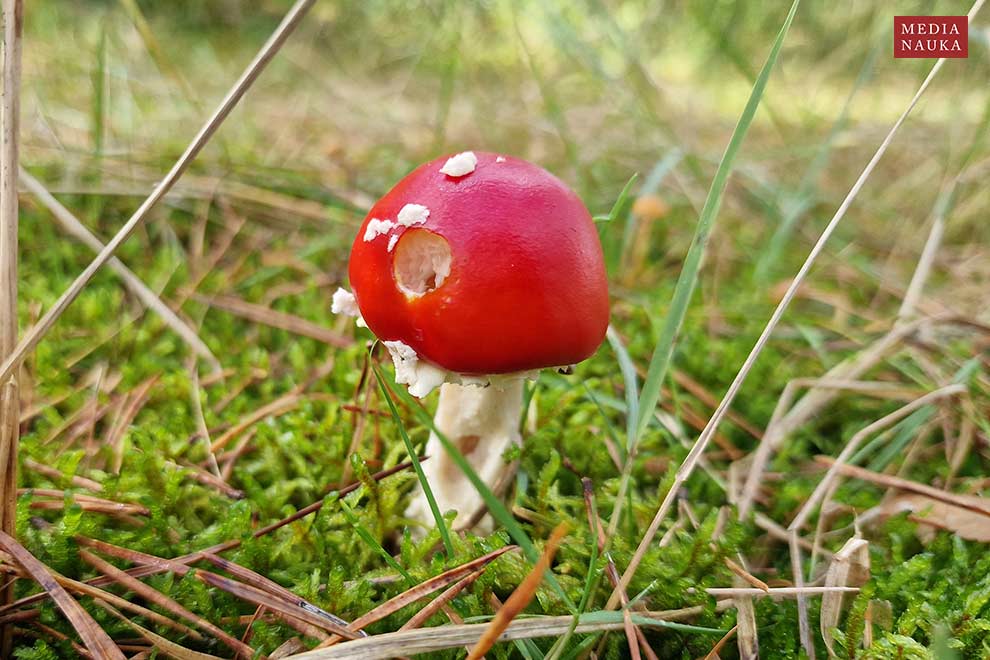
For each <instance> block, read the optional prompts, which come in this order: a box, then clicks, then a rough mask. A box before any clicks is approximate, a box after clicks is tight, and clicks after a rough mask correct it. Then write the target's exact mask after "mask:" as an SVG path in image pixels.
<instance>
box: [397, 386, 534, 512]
mask: <svg viewBox="0 0 990 660" xmlns="http://www.w3.org/2000/svg"><path fill="white" fill-rule="evenodd" d="M522 400H523V378H521V377H520V378H511V379H503V380H499V381H497V382H495V383H492V384H491V385H488V386H487V387H478V386H475V385H456V384H453V383H444V385H443V386H442V387H441V388H440V404H439V406H438V407H437V413H436V416H435V417H434V424H435V425H436V427H437V429H439V430H440V432H441V433H443V435H444V436H445V437H446V438H447V439H449V440H450V442H451V443H452V444H453V445H454V446H455V447H457V449H458V450H459V451H460V452H461V454H463V455H464V458H465V459H467V462H468V463H469V464H470V465H471V468H472V469H473V470H474V471H475V472H476V473H477V474H478V476H479V477H480V478H481V480H482V481H484V482H485V484H486V485H487V486H488V487H489V488H490V489H491V490H493V491H494V492H495V494H496V495H501V494H502V493H503V492H504V491H505V489H506V487H507V486H508V485H509V482H510V481H511V479H512V477H513V475H514V474H515V463H511V464H510V463H506V461H505V459H503V454H505V452H506V450H507V449H509V447H511V446H512V445H521V444H522V437H521V436H520V434H519V420H520V415H521V413H522ZM426 454H427V455H428V456H429V460H427V461H425V462H424V463H423V470H424V472H425V473H426V478H427V480H428V481H429V483H430V489H431V490H432V491H433V495H434V497H436V500H437V505H438V506H439V509H440V513H441V514H443V513H446V512H448V511H450V510H456V511H457V517H456V518H455V520H454V528H455V529H463V528H466V527H470V526H472V525H473V524H474V523H476V522H477V518H478V516H479V515H480V514H481V512H482V510H483V507H484V501H483V500H482V499H481V496H480V495H479V494H478V491H477V489H475V487H474V484H472V483H471V481H470V480H468V478H467V476H465V475H464V474H463V473H462V472H461V469H460V467H458V465H457V464H456V463H455V462H454V461H453V459H452V458H451V457H450V456H449V455H448V454H447V452H446V450H445V449H444V447H443V445H442V444H441V443H440V439H439V438H438V437H437V435H436V433H431V434H430V439H429V441H428V442H427V444H426ZM406 516H407V517H409V518H411V519H413V520H418V521H421V522H423V523H424V524H425V525H427V526H428V527H432V526H433V525H434V524H435V522H434V519H433V514H432V512H431V511H430V507H429V504H428V503H427V501H426V495H425V494H424V493H423V492H422V491H420V492H419V493H418V494H417V495H415V496H414V499H413V501H412V503H411V504H410V505H409V508H408V509H406ZM486 520H488V518H487V517H486ZM482 527H483V528H486V529H487V528H490V522H489V523H487V524H483V525H482Z"/></svg>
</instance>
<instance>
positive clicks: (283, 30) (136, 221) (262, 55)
mask: <svg viewBox="0 0 990 660" xmlns="http://www.w3.org/2000/svg"><path fill="white" fill-rule="evenodd" d="M314 2H315V0H297V1H296V3H295V4H294V5H293V6H292V8H291V9H290V10H289V11H288V13H287V14H286V15H285V18H284V19H282V22H281V23H280V24H279V26H278V28H276V30H275V32H274V33H273V34H272V36H271V37H270V38H269V39H268V41H267V42H265V44H264V46H262V48H261V50H260V51H259V52H258V54H257V55H256V56H255V58H254V59H253V60H252V61H251V63H250V64H249V65H248V67H247V69H246V70H245V71H244V73H243V74H242V75H241V77H240V78H239V79H238V80H237V82H236V83H235V84H234V86H233V87H232V88H231V89H230V91H229V92H228V93H227V95H226V96H225V97H224V99H223V101H221V103H220V105H219V106H218V107H217V109H216V110H215V111H214V112H213V114H212V115H211V116H210V118H209V119H208V120H207V121H206V123H205V124H204V125H203V127H202V128H201V129H200V130H199V132H198V133H197V134H196V136H195V137H194V138H193V140H192V142H191V143H190V144H189V146H188V147H187V148H186V150H185V152H183V154H182V156H180V157H179V159H178V160H177V161H176V162H175V164H174V165H173V166H172V169H170V170H169V171H168V173H167V174H166V175H165V176H164V177H163V178H162V179H161V181H160V182H159V183H158V184H157V185H156V186H155V188H154V190H153V191H152V193H151V195H149V196H148V198H147V199H145V200H144V202H142V204H141V206H139V207H138V209H137V210H136V211H135V212H134V214H133V215H132V216H131V217H130V219H129V220H128V221H127V222H126V223H125V224H124V226H123V227H121V229H120V231H118V232H117V233H116V234H115V235H114V237H113V238H112V239H110V242H109V243H107V244H106V247H104V248H103V249H102V250H100V253H99V254H98V255H97V256H96V258H94V259H93V261H92V262H90V264H89V266H87V267H86V269H85V270H84V271H83V272H82V273H80V275H79V276H78V277H77V278H76V279H75V281H74V282H73V283H72V284H71V285H70V286H69V288H68V289H67V290H66V291H65V292H64V293H63V294H62V295H61V296H60V297H59V299H58V300H57V301H56V302H55V304H54V305H52V307H51V308H50V309H49V310H48V311H47V312H46V313H45V315H44V316H42V317H41V319H40V320H39V321H38V323H37V324H35V326H34V327H33V328H32V329H31V330H30V331H29V332H28V333H27V334H26V335H25V337H24V338H23V339H22V340H21V341H20V343H18V344H17V346H16V347H15V348H14V350H13V352H12V353H11V354H10V355H6V356H5V357H4V361H3V363H2V365H0V382H4V381H6V380H7V379H8V378H10V377H11V375H12V374H13V373H14V370H15V369H16V368H17V367H18V365H20V363H21V362H22V361H23V360H24V358H25V357H27V355H28V353H30V352H31V351H32V350H34V348H35V347H36V346H37V345H38V342H40V341H41V339H42V338H43V337H44V336H45V335H46V334H47V333H48V331H49V330H51V328H52V326H53V325H55V322H56V321H57V320H58V318H59V317H60V316H61V315H62V314H63V313H64V312H65V310H66V309H68V307H69V305H71V304H72V302H73V301H74V300H75V299H76V298H77V297H78V296H79V294H80V293H82V290H83V289H84V288H85V287H86V285H87V284H88V283H89V281H90V280H91V279H93V276H94V275H95V274H96V272H97V271H98V270H99V269H100V268H101V267H102V266H103V265H104V264H106V262H107V261H108V260H109V259H110V257H112V256H113V254H114V252H116V251H117V248H119V247H120V245H121V243H123V242H124V241H125V240H127V238H128V237H129V236H130V235H131V234H132V233H133V232H134V230H135V229H137V227H138V225H140V224H141V222H142V221H143V220H144V219H145V217H146V216H147V215H148V213H149V211H151V209H152V208H154V207H155V205H157V204H158V202H159V201H161V200H162V198H163V197H165V195H166V194H167V193H168V191H169V190H171V188H172V186H174V185H175V183H176V181H178V180H179V178H180V177H182V175H183V174H184V173H185V171H186V169H187V168H188V167H189V164H190V163H191V162H192V161H193V159H194V158H195V157H196V156H197V154H199V152H200V151H201V150H202V148H203V147H204V146H205V145H206V143H207V142H208V141H209V140H210V138H211V137H212V136H213V135H214V133H216V131H217V129H218V128H219V127H220V125H221V124H222V123H223V121H224V120H225V119H226V118H227V116H228V115H229V114H230V112H231V111H232V110H233V109H234V107H235V106H236V105H237V103H238V102H239V101H240V100H241V98H242V97H243V96H244V94H245V92H247V90H248V89H249V88H250V87H251V85H252V83H254V81H255V80H256V79H257V78H258V76H259V75H260V74H261V72H262V71H263V70H264V68H265V66H266V65H267V64H268V63H269V62H270V61H271V59H272V58H273V57H274V56H275V54H276V53H277V52H278V51H279V49H280V48H281V47H282V45H283V44H284V43H285V41H286V39H288V37H289V35H290V34H291V33H292V31H293V30H294V29H295V27H296V26H297V25H298V24H299V22H300V21H301V20H302V18H303V16H304V15H305V14H306V11H307V10H308V9H309V8H310V7H311V6H312V5H313V3H314Z"/></svg>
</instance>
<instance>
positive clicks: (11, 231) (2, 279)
mask: <svg viewBox="0 0 990 660" xmlns="http://www.w3.org/2000/svg"><path fill="white" fill-rule="evenodd" d="M23 22H24V7H23V3H22V0H4V1H3V70H2V78H3V81H2V82H3V91H2V102H0V105H2V107H0V360H6V359H7V357H8V356H9V355H10V354H11V353H13V352H14V348H15V346H16V344H17V225H18V217H17V164H18V162H19V155H18V138H19V135H20V118H21V94H20V92H21V89H20V87H21V48H22V43H21V33H22V31H23ZM8 379H10V382H9V383H7V380H8ZM19 403H20V402H19V400H18V390H17V375H16V374H15V373H14V370H13V369H12V370H11V371H10V373H8V374H5V375H4V376H2V377H0V530H2V531H3V532H4V533H6V534H9V535H11V536H15V535H16V534H17V531H16V526H15V524H16V520H15V518H16V514H17V497H16V495H15V490H16V489H17V445H18V440H19V438H18V435H19V433H20V426H19V418H20V414H19V412H18V406H19ZM13 597H14V584H13V581H11V582H10V583H9V584H7V585H6V586H4V587H3V589H2V593H0V600H2V602H3V603H9V602H10V601H11V600H13ZM11 632H12V631H11V629H10V628H9V627H7V626H4V627H3V629H2V631H0V654H2V655H3V656H5V657H6V656H8V655H10V650H11V642H12V638H11Z"/></svg>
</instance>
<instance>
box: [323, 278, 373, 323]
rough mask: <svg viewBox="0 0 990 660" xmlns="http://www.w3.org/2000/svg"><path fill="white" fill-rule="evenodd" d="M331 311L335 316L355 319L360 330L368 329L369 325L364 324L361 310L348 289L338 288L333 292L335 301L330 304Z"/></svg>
mask: <svg viewBox="0 0 990 660" xmlns="http://www.w3.org/2000/svg"><path fill="white" fill-rule="evenodd" d="M330 311H331V312H333V313H334V314H343V315H344V316H353V317H355V321H354V323H355V324H356V325H357V327H359V328H367V327H368V324H367V323H365V322H364V317H363V316H361V309H360V308H359V307H358V304H357V300H356V299H355V298H354V294H353V293H351V292H350V291H348V290H347V289H342V288H340V287H337V290H336V291H334V292H333V301H332V302H331V303H330Z"/></svg>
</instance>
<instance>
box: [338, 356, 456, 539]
mask: <svg viewBox="0 0 990 660" xmlns="http://www.w3.org/2000/svg"><path fill="white" fill-rule="evenodd" d="M372 350H374V347H372ZM371 368H372V369H373V370H374V372H375V378H376V379H378V386H379V387H380V388H381V390H382V394H384V395H385V403H387V404H388V409H389V411H391V413H392V420H393V421H394V422H395V427H396V428H397V429H399V435H400V436H402V442H403V443H404V444H405V445H406V452H407V453H408V454H409V461H410V462H411V463H412V466H413V470H414V471H415V472H416V478H417V479H419V485H420V487H421V488H422V489H423V494H424V495H426V501H427V503H429V505H430V512H431V513H432V514H433V519H434V520H435V521H436V523H437V530H438V531H439V532H440V539H441V540H442V541H443V547H444V550H445V551H446V552H447V557H448V558H449V559H453V558H454V544H453V542H452V541H451V540H450V530H449V529H448V528H447V521H446V520H444V519H443V514H442V513H441V512H440V507H439V506H437V499H436V497H434V496H433V489H432V488H430V482H429V480H428V479H427V478H426V473H425V472H423V466H422V465H421V464H420V462H419V454H417V453H416V448H415V447H413V443H412V440H410V439H409V434H408V433H406V427H405V426H404V425H403V424H402V419H401V418H400V417H399V411H398V410H397V409H396V407H395V401H393V400H392V397H391V396H390V395H389V391H388V387H386V386H385V377H384V376H383V375H382V371H381V368H380V367H379V366H378V364H377V363H376V362H374V357H373V356H372V362H371ZM417 407H418V406H417ZM341 504H343V502H341ZM386 554H387V553H386Z"/></svg>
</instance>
